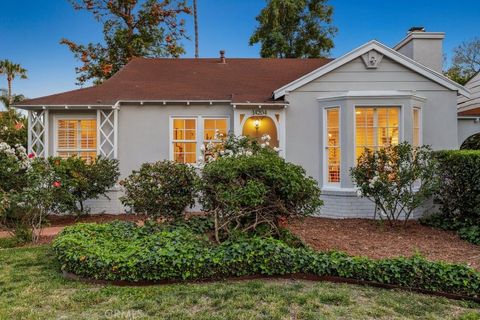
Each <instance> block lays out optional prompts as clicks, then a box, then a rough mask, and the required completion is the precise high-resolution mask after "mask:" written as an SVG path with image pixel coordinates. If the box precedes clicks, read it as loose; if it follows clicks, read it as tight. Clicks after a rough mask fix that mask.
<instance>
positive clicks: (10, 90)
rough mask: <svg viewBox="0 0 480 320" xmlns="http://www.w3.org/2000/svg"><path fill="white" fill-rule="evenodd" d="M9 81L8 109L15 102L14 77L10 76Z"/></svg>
mask: <svg viewBox="0 0 480 320" xmlns="http://www.w3.org/2000/svg"><path fill="white" fill-rule="evenodd" d="M7 81H8V96H7V100H8V105H7V106H6V107H7V109H8V108H10V106H11V105H12V103H13V101H12V77H11V76H8V77H7Z"/></svg>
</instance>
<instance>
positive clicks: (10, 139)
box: [0, 109, 27, 147]
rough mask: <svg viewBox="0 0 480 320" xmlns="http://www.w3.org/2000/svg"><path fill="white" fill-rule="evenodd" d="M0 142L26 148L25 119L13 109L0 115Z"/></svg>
mask: <svg viewBox="0 0 480 320" xmlns="http://www.w3.org/2000/svg"><path fill="white" fill-rule="evenodd" d="M0 142H5V143H7V144H9V145H11V146H14V145H17V144H19V145H22V146H24V147H26V146H27V119H26V117H24V116H23V115H22V114H21V113H19V112H17V111H16V110H14V109H9V110H7V111H6V112H1V113H0Z"/></svg>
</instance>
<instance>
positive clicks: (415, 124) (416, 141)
mask: <svg viewBox="0 0 480 320" xmlns="http://www.w3.org/2000/svg"><path fill="white" fill-rule="evenodd" d="M420 112H421V111H420V109H419V108H413V111H412V129H413V135H412V144H413V146H414V147H419V146H420V145H421V143H422V141H421V131H420V121H421V114H420Z"/></svg>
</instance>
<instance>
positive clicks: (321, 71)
mask: <svg viewBox="0 0 480 320" xmlns="http://www.w3.org/2000/svg"><path fill="white" fill-rule="evenodd" d="M371 50H375V51H377V52H379V53H381V54H383V55H384V56H386V57H388V58H390V59H392V60H393V61H395V62H397V63H399V64H401V65H403V66H405V67H407V68H409V69H411V70H412V71H415V72H417V73H419V74H421V75H422V76H424V77H426V78H428V79H430V80H432V81H434V82H436V83H438V84H440V85H442V86H444V87H446V88H448V89H451V90H454V91H458V93H459V94H461V95H464V96H466V97H468V96H469V95H470V93H469V91H468V90H467V89H465V88H464V87H463V86H461V85H460V84H458V83H456V82H454V81H452V80H450V79H448V78H447V77H445V76H444V75H443V74H441V73H438V72H436V71H434V70H432V69H430V68H428V67H426V66H424V65H422V64H420V63H418V62H416V61H414V60H412V59H410V58H408V57H406V56H404V55H403V54H401V53H399V52H397V51H395V50H394V49H392V48H389V47H387V46H386V45H384V44H382V43H380V42H378V41H376V40H372V41H369V42H367V43H366V44H364V45H362V46H360V47H358V48H357V49H355V50H353V51H350V52H349V53H347V54H345V55H343V56H342V57H340V58H338V59H335V60H333V61H331V62H330V63H328V64H326V65H324V66H321V67H320V68H318V69H316V70H314V71H312V72H310V73H308V74H306V75H304V76H303V77H300V78H298V79H296V80H294V81H292V82H290V83H288V84H287V85H285V86H283V87H280V88H278V89H276V90H275V91H274V99H278V98H280V97H283V96H284V95H285V94H286V93H287V92H289V91H293V90H295V89H298V88H300V87H301V86H303V85H305V84H307V83H309V82H311V81H313V80H315V79H317V78H319V77H321V76H323V75H325V74H327V73H329V72H331V71H333V70H335V69H337V68H339V67H341V66H343V65H344V64H346V63H348V62H350V61H352V60H354V59H356V58H358V57H360V56H362V55H363V54H365V53H367V52H369V51H371Z"/></svg>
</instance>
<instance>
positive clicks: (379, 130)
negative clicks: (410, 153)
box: [355, 107, 400, 159]
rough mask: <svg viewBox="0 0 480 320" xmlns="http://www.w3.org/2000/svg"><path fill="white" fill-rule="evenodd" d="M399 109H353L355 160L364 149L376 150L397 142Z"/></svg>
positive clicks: (398, 137)
mask: <svg viewBox="0 0 480 320" xmlns="http://www.w3.org/2000/svg"><path fill="white" fill-rule="evenodd" d="M399 122H400V108H399V107H356V108H355V144H356V150H355V159H358V157H360V156H361V155H362V153H363V152H364V150H365V149H370V150H378V149H379V148H382V147H386V146H389V145H396V144H398V142H399V139H400V136H399Z"/></svg>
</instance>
